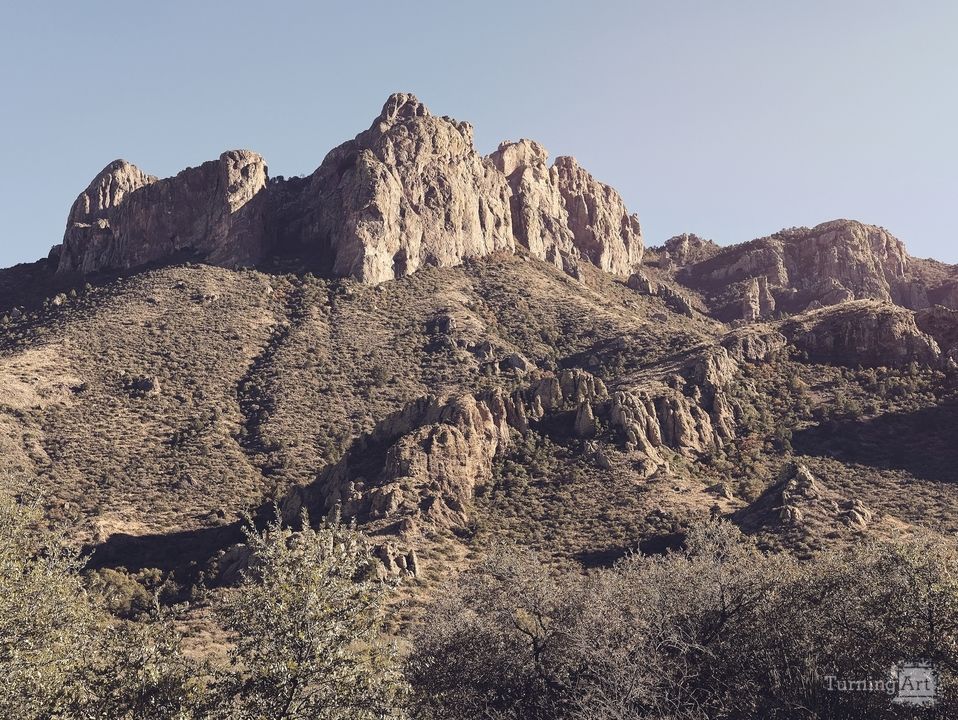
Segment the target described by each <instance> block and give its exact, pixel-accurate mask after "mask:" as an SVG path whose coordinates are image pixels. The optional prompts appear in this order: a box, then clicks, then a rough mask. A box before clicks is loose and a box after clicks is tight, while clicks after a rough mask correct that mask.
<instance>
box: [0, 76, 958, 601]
mask: <svg viewBox="0 0 958 720" xmlns="http://www.w3.org/2000/svg"><path fill="white" fill-rule="evenodd" d="M955 278H956V271H955V269H954V268H952V267H950V266H945V265H942V264H935V263H933V262H931V261H919V260H915V259H913V258H911V257H910V256H908V254H907V251H906V250H905V247H904V245H903V244H902V243H901V242H900V241H899V240H898V239H896V238H894V237H892V236H891V235H890V234H888V233H887V232H886V231H884V230H882V229H880V228H877V227H875V226H870V225H865V224H862V223H858V222H853V221H834V222H831V223H826V224H824V225H820V226H818V227H816V228H813V229H807V228H804V229H793V230H787V231H782V232H781V233H777V234H775V235H773V236H770V237H769V238H763V239H759V240H755V241H751V242H748V243H744V244H741V245H737V246H734V247H727V248H719V247H718V246H715V245H714V244H712V243H710V242H708V241H703V240H701V239H700V238H697V237H695V236H680V237H679V238H676V239H673V240H671V241H669V242H668V243H666V245H664V246H663V247H661V248H650V249H648V250H647V251H646V250H645V249H644V247H643V242H642V236H641V230H640V227H639V223H638V220H637V218H636V216H634V215H632V214H630V213H629V212H628V210H627V209H626V208H625V205H624V203H623V202H622V200H621V198H620V197H619V196H618V194H617V193H616V192H615V191H614V190H613V189H612V188H610V187H608V186H606V185H603V184H602V183H600V182H599V181H597V180H595V179H594V178H593V177H592V176H591V175H589V174H588V172H586V171H585V170H584V169H583V168H581V167H580V166H579V165H578V164H577V163H576V162H575V160H574V159H572V158H559V159H557V160H556V161H555V162H554V163H553V164H552V165H551V166H550V165H548V163H547V154H546V152H545V150H544V149H543V148H542V147H541V146H540V145H538V144H537V143H534V142H532V141H528V140H523V141H520V142H517V143H503V144H502V145H501V146H500V148H499V149H498V150H497V151H496V153H494V154H493V155H492V156H490V157H488V158H483V157H481V156H480V155H479V154H478V153H477V152H476V151H475V149H474V147H473V145H472V129H471V127H470V126H469V125H468V124H467V123H461V122H457V121H454V120H451V119H449V118H438V117H435V116H433V115H431V114H430V113H429V111H428V110H427V109H426V108H425V106H424V105H422V104H421V103H420V102H419V101H418V100H416V99H415V98H414V97H412V96H409V95H404V94H397V95H394V96H392V97H391V98H390V99H389V100H388V101H387V103H386V105H385V106H384V108H383V111H382V113H381V114H380V115H379V116H378V117H377V118H376V119H375V120H374V122H373V124H372V126H371V127H370V128H369V129H368V130H366V131H364V132H362V133H360V134H359V135H358V136H357V137H356V138H355V139H354V140H352V141H348V142H347V143H344V144H343V145H341V146H340V147H338V148H336V149H334V150H333V151H331V152H330V154H329V155H328V156H327V157H326V159H325V160H323V162H322V164H321V165H320V166H319V168H318V169H317V170H316V172H315V173H314V174H313V175H311V176H309V177H306V178H290V179H284V178H271V177H270V176H269V175H268V170H267V168H266V165H265V161H263V159H262V158H261V157H259V156H258V155H256V154H255V153H252V152H250V151H230V152H228V153H224V154H223V156H221V158H220V159H219V160H215V161H212V162H210V163H206V164H204V165H202V166H200V167H198V168H191V169H188V170H185V171H183V172H182V173H180V174H179V175H177V176H176V177H174V178H167V179H157V178H155V177H153V176H151V175H148V174H146V173H144V172H142V171H140V170H139V169H137V168H135V166H133V165H131V164H129V163H127V162H125V161H116V162H113V163H111V164H109V165H108V166H107V167H106V168H105V169H104V171H103V172H102V173H100V174H99V175H98V176H97V177H96V178H95V179H94V181H93V182H92V183H91V184H90V186H89V187H88V188H87V189H86V190H85V191H84V192H83V193H81V194H80V196H79V197H78V199H77V202H76V203H75V204H74V206H73V208H72V209H71V210H70V213H69V219H68V225H67V230H66V233H65V235H64V238H63V242H62V243H61V244H60V245H58V246H56V247H55V248H54V249H53V250H52V251H51V254H50V257H49V258H48V259H46V260H43V261H40V262H38V263H36V264H33V265H24V266H18V267H16V268H11V269H8V270H5V271H2V274H0V306H2V308H3V317H2V329H0V443H2V445H0V448H2V452H0V463H2V468H0V472H2V474H3V475H4V476H5V477H6V478H7V479H8V480H9V481H10V483H11V484H12V485H13V486H14V487H17V488H20V489H23V488H28V489H30V490H31V491H36V492H39V493H40V494H41V495H42V497H43V502H44V508H45V512H46V518H47V521H48V522H49V523H51V524H54V525H57V526H59V527H64V528H67V529H68V531H69V533H70V534H71V536H72V537H74V538H75V539H76V540H77V541H79V542H82V543H85V544H87V545H88V546H89V547H90V549H91V550H92V551H93V556H92V560H91V563H92V565H93V566H98V567H102V566H111V567H122V568H126V569H127V570H130V571H140V570H143V569H148V568H157V569H159V570H161V571H162V572H174V573H175V574H176V577H177V579H178V580H179V581H180V582H181V583H182V584H183V593H185V594H186V595H188V594H189V593H190V591H191V590H190V587H191V584H192V583H193V582H194V581H195V580H196V579H197V578H198V577H199V573H200V572H202V573H203V576H204V578H205V579H206V581H207V582H208V583H211V584H213V585H216V584H218V583H227V584H228V583H230V582H232V581H235V579H236V571H237V570H238V569H241V568H242V566H243V562H244V557H243V550H242V548H240V547H237V545H236V544H237V543H239V542H241V540H242V535H241V533H240V524H241V518H242V517H243V516H244V514H246V513H252V514H253V515H255V516H256V517H258V518H261V519H262V518H265V517H267V516H268V515H269V514H270V512H271V506H272V504H273V503H276V504H277V505H278V507H279V508H280V509H281V510H282V511H283V512H284V515H285V517H286V519H287V520H290V521H294V520H295V519H296V517H297V515H299V514H300V513H301V511H302V510H304V509H305V510H308V511H309V514H310V517H311V518H312V519H313V520H314V521H318V520H319V519H320V518H322V517H325V516H340V517H342V518H344V519H348V520H355V521H356V522H357V523H358V526H359V528H360V529H362V530H364V531H365V532H367V533H369V534H370V535H371V536H372V538H373V540H374V543H375V544H376V548H377V549H376V552H377V557H378V558H379V559H380V561H381V565H382V572H383V573H384V574H387V575H389V574H391V575H402V576H416V578H418V579H417V580H415V582H414V583H413V586H412V587H413V588H414V589H415V588H419V590H418V591H416V592H420V591H421V592H422V593H423V594H428V592H429V591H430V589H431V588H432V589H434V588H436V587H438V585H439V584H440V583H442V582H444V579H445V578H447V577H448V576H449V575H450V574H451V573H452V572H453V571H456V570H458V569H461V568H463V567H466V566H467V565H468V564H469V563H471V562H473V561H475V560H476V559H478V558H480V557H482V556H483V555H484V554H485V553H486V552H487V550H488V549H489V548H490V547H492V546H493V545H495V544H498V543H500V542H503V541H507V542H512V543H517V544H519V545H521V546H526V547H530V548H533V549H535V550H537V551H539V552H541V553H543V556H544V557H546V558H550V559H551V561H553V562H555V563H556V564H557V565H559V566H563V567H567V568H575V569H578V570H583V569H588V568H593V567H597V566H604V565H608V564H609V563H611V562H612V561H613V560H615V559H616V558H618V557H621V556H623V555H625V554H626V553H627V552H628V551H629V550H631V549H635V548H636V547H638V548H641V549H643V550H644V551H647V552H660V551H662V550H664V549H666V548H669V547H678V546H679V545H680V544H681V542H682V539H683V537H684V533H685V532H686V530H687V529H688V528H689V527H690V525H692V524H694V522H696V521H697V519H703V518H708V517H714V516H721V517H725V518H728V519H729V520H730V521H731V522H734V523H736V524H737V525H739V526H740V527H741V528H742V529H743V530H745V531H746V532H747V533H749V534H752V535H754V536H756V537H757V538H758V539H759V541H760V544H761V546H762V547H764V548H766V549H776V550H785V551H789V552H791V553H794V554H795V555H797V556H799V557H805V556H808V554H810V553H812V552H814V551H816V550H820V549H823V548H826V547H831V546H834V545H836V544H841V543H844V542H852V541H856V540H860V539H862V538H867V537H885V538H895V537H901V536H903V535H908V534H910V533H912V532H913V531H914V530H915V529H916V528H919V527H921V528H924V529H930V530H931V531H933V532H935V533H939V534H941V535H942V536H945V535H950V534H952V533H954V532H956V531H958V494H956V493H958V491H956V489H955V488H956V486H955V484H954V480H955V479H956V476H955V472H954V467H955V463H954V462H953V460H954V458H953V455H954V451H953V449H952V444H951V443H950V441H949V437H948V435H949V431H948V429H949V428H950V427H951V423H952V421H953V420H954V419H955V413H956V408H958V405H956V400H958V397H956V390H958V373H956V366H955V362H954V358H955V357H956V352H958V345H956V339H958V324H956V321H955V315H954V312H953V309H954V308H956V307H958V305H956V303H955V298H954V293H953V292H952V290H951V287H952V284H953V283H954V282H955ZM946 306H947V307H946ZM948 308H952V309H948ZM224 553H225V554H224Z"/></svg>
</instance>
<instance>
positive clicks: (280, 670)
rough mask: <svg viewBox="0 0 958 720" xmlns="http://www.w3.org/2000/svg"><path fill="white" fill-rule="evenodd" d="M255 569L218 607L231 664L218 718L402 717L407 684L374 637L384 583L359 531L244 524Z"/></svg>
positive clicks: (217, 704) (221, 687) (222, 680)
mask: <svg viewBox="0 0 958 720" xmlns="http://www.w3.org/2000/svg"><path fill="white" fill-rule="evenodd" d="M247 543H248V546H249V549H250V553H251V569H250V571H249V572H248V573H247V577H246V579H245V581H244V583H243V584H242V586H241V587H240V588H238V590H237V591H236V592H235V593H233V594H232V595H231V597H229V598H228V599H227V600H226V602H225V603H224V604H222V605H221V606H220V607H219V616H220V619H221V621H222V624H223V626H224V627H225V628H226V629H227V630H228V631H229V632H230V633H231V635H232V639H233V641H234V646H233V649H232V651H231V660H232V669H231V670H230V671H227V672H224V673H221V674H220V676H219V678H218V679H217V682H216V688H215V690H214V702H213V706H214V708H215V709H214V710H213V713H212V714H213V716H214V717H220V718H230V719H233V718H237V719H239V718H243V719H245V718H250V719H253V718H270V719H271V720H273V719H275V720H283V719H287V718H288V719H294V718H310V719H311V720H313V719H322V718H331V719H332V718H350V719H355V720H361V719H362V718H370V719H372V718H376V719H377V720H378V719H380V718H389V717H401V716H402V712H401V710H400V709H399V708H401V706H402V698H403V690H404V684H403V682H402V680H401V676H400V674H399V673H398V670H396V669H395V666H394V663H393V656H392V651H391V649H390V648H389V647H386V646H384V645H382V644H381V643H380V642H379V641H378V630H379V619H380V617H381V603H382V601H383V598H384V593H385V589H386V586H385V585H384V584H383V582H381V581H380V580H379V579H377V577H376V574H375V573H374V564H373V563H374V561H373V560H372V558H371V555H370V552H369V548H368V547H367V546H366V543H365V541H364V540H363V538H362V536H361V535H359V534H358V533H356V532H354V531H352V530H349V529H346V528H341V527H338V526H327V525H324V526H323V527H321V528H320V529H318V530H315V529H313V528H311V527H310V526H309V524H308V521H304V525H303V529H302V530H301V531H298V532H294V531H293V530H292V529H290V528H285V527H283V526H282V525H281V524H279V523H274V524H271V525H270V526H269V527H268V528H266V530H265V531H263V532H257V531H255V530H250V531H248V533H247Z"/></svg>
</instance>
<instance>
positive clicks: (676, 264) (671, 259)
mask: <svg viewBox="0 0 958 720" xmlns="http://www.w3.org/2000/svg"><path fill="white" fill-rule="evenodd" d="M721 249H722V248H721V247H720V246H719V245H718V244H716V243H715V242H713V241H712V240H707V239H704V238H700V237H699V236H698V235H696V234H694V233H683V234H682V235H676V236H674V237H671V238H669V239H668V240H666V241H665V244H664V245H662V246H661V247H654V248H649V254H650V255H652V256H653V257H654V258H655V260H656V262H657V263H658V266H659V267H660V268H662V269H663V270H677V269H679V268H683V267H685V266H686V265H692V264H693V263H697V262H702V261H703V260H708V259H709V258H711V257H713V256H714V255H716V254H717V253H719V252H720V251H721Z"/></svg>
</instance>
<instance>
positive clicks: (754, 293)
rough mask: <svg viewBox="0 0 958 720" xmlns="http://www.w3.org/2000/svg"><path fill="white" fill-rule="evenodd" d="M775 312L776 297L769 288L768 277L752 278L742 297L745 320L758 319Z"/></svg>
mask: <svg viewBox="0 0 958 720" xmlns="http://www.w3.org/2000/svg"><path fill="white" fill-rule="evenodd" d="M774 312H775V297H774V296H773V295H772V293H771V291H769V289H768V278H767V277H765V276H764V275H762V276H761V277H757V278H752V280H751V282H749V284H748V286H747V288H746V290H745V297H744V298H743V299H742V318H743V319H744V320H750V321H754V320H758V319H759V318H763V317H769V316H770V315H772V313H774Z"/></svg>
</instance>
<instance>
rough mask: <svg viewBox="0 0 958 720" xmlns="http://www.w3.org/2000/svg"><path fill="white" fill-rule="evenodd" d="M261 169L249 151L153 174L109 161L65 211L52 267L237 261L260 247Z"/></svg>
mask: <svg viewBox="0 0 958 720" xmlns="http://www.w3.org/2000/svg"><path fill="white" fill-rule="evenodd" d="M266 182H267V169H266V164H265V162H264V161H263V158H262V157H260V156H259V155H257V154H256V153H254V152H250V151H248V150H232V151H229V152H225V153H223V154H222V155H221V156H220V158H219V160H214V161H211V162H208V163H204V164H203V165H200V166H199V167H196V168H189V169H187V170H184V171H183V172H181V173H179V174H178V175H177V176H176V177H172V178H166V179H164V180H157V179H156V178H154V177H152V176H150V175H146V174H145V173H143V172H142V171H140V170H139V169H138V168H136V167H135V166H133V165H131V164H129V163H127V162H124V161H122V160H118V161H115V162H113V163H110V164H109V165H108V166H107V167H106V168H104V169H103V171H102V172H100V174H99V175H97V176H96V178H94V180H93V182H92V183H90V186H89V187H88V188H87V189H86V190H85V191H84V192H83V193H81V194H80V196H79V197H78V198H77V200H76V202H75V203H74V204H73V208H72V209H71V210H70V216H69V219H68V224H67V229H66V232H65V234H64V236H63V244H62V246H61V248H60V249H59V253H58V254H59V261H58V272H60V273H66V272H79V273H84V274H85V273H91V272H98V271H104V270H127V269H130V268H135V267H139V266H142V265H147V264H149V263H152V262H157V261H161V260H165V259H168V258H173V257H176V256H178V255H187V256H190V257H198V258H200V259H203V260H205V261H207V262H210V263H211V264H215V265H222V266H226V267H236V266H241V265H246V264H251V263H254V262H256V261H257V260H259V259H260V258H261V257H262V256H263V254H264V252H265V250H266V247H265V222H266V195H265V193H264V192H263V191H264V190H265V188H266Z"/></svg>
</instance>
